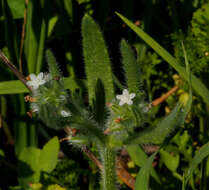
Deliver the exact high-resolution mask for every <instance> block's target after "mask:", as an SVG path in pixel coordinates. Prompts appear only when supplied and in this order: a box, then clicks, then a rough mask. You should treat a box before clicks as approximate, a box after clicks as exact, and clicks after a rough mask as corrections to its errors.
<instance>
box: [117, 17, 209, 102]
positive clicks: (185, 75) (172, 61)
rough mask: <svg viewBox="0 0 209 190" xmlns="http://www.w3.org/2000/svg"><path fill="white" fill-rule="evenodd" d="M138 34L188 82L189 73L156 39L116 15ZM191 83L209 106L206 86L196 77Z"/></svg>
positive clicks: (208, 93) (208, 91)
mask: <svg viewBox="0 0 209 190" xmlns="http://www.w3.org/2000/svg"><path fill="white" fill-rule="evenodd" d="M116 14H117V15H118V16H119V17H120V18H121V19H122V20H123V21H124V22H125V23H126V24H127V25H128V26H129V27H130V28H131V29H132V30H133V31H134V32H136V34H137V35H138V36H139V37H140V38H142V39H143V40H144V41H145V42H146V43H147V44H148V45H149V46H150V47H152V48H153V49H154V50H155V52H157V53H158V54H159V55H160V56H161V57H162V58H163V59H164V60H165V61H167V62H168V63H169V64H170V65H171V66H172V67H173V68H174V69H175V70H176V71H177V72H178V73H179V74H180V75H181V77H182V78H184V79H185V80H187V81H188V73H187V72H186V70H185V68H184V67H182V66H181V65H179V63H178V62H177V60H176V59H175V58H174V57H173V56H172V55H171V54H170V53H169V52H168V51H166V50H165V49H164V48H163V47H162V46H160V45H159V44H158V43H157V42H156V41H155V40H154V39H152V38H151V37H150V36H149V35H148V34H146V33H145V32H144V31H143V30H142V29H140V28H139V27H137V26H136V25H135V24H133V23H132V22H131V21H129V20H128V19H127V18H125V17H124V16H122V15H121V14H119V13H116ZM191 83H192V87H193V88H194V90H195V91H196V92H197V93H198V94H199V95H200V96H201V97H202V98H203V100H204V101H205V103H207V104H208V105H209V90H208V89H207V88H206V87H205V85H204V84H203V83H202V82H201V81H200V80H199V79H198V78H197V77H195V76H194V75H191Z"/></svg>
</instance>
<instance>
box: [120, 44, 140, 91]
mask: <svg viewBox="0 0 209 190" xmlns="http://www.w3.org/2000/svg"><path fill="white" fill-rule="evenodd" d="M120 50H121V54H122V58H123V61H122V63H123V68H124V71H125V77H126V83H127V85H128V89H129V91H130V92H135V93H137V92H138V90H139V84H140V69H139V66H138V65H137V62H136V58H135V55H134V52H133V50H132V49H131V47H130V46H129V45H128V43H127V42H126V41H125V40H122V41H121V45H120Z"/></svg>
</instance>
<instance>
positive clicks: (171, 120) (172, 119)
mask: <svg viewBox="0 0 209 190" xmlns="http://www.w3.org/2000/svg"><path fill="white" fill-rule="evenodd" d="M181 109H182V105H181V104H177V105H176V107H175V108H174V109H173V110H172V111H171V113H170V114H169V115H168V116H167V117H165V118H164V119H163V120H162V121H160V122H159V123H158V124H157V126H156V127H149V128H146V129H144V131H142V132H141V133H139V134H138V135H136V136H135V137H130V138H128V140H126V142H125V143H127V144H150V143H153V144H161V143H162V142H163V141H164V140H165V139H166V138H167V137H168V136H170V135H172V133H173V132H174V131H175V130H176V128H178V127H180V126H181V125H182V124H183V123H184V119H185V117H186V115H187V113H186V112H185V111H182V110H181Z"/></svg>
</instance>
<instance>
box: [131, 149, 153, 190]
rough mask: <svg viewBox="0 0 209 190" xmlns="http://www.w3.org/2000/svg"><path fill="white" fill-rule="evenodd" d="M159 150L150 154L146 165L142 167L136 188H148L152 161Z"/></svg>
mask: <svg viewBox="0 0 209 190" xmlns="http://www.w3.org/2000/svg"><path fill="white" fill-rule="evenodd" d="M156 154H157V152H155V153H154V154H153V155H152V156H150V157H149V158H148V159H147V161H146V163H145V164H144V166H143V167H142V168H141V169H140V171H139V173H138V174H137V176H136V183H135V187H134V190H148V188H149V187H148V184H149V175H150V171H151V168H152V162H153V160H154V159H155V156H156Z"/></svg>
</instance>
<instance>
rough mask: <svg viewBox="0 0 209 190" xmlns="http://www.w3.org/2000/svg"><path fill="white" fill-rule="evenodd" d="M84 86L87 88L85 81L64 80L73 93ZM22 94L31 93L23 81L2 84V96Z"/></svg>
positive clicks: (66, 87)
mask: <svg viewBox="0 0 209 190" xmlns="http://www.w3.org/2000/svg"><path fill="white" fill-rule="evenodd" d="M84 86H85V81H84V80H75V79H72V78H70V77H68V78H64V87H65V89H70V90H71V91H72V92H74V91H75V90H76V89H79V88H82V87H84ZM21 93H29V90H28V89H27V88H26V87H25V85H24V84H23V83H22V82H21V81H19V80H12V81H5V82H0V95H2V94H21Z"/></svg>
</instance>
